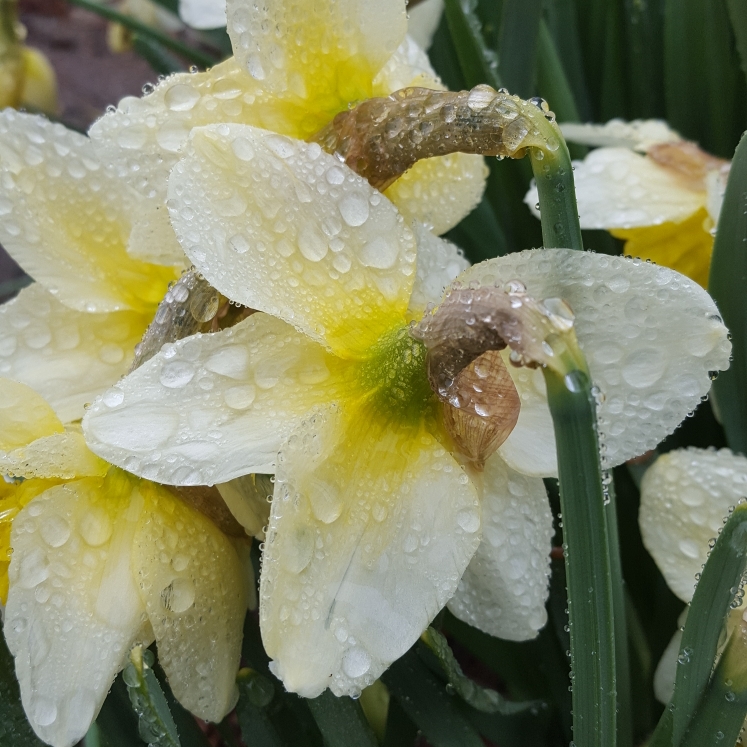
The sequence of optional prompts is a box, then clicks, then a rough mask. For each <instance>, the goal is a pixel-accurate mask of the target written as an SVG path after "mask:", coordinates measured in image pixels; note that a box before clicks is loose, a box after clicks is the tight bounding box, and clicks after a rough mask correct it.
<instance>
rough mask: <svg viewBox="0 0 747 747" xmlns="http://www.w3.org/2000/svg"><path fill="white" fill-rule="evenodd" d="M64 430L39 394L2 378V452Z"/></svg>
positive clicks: (0, 389)
mask: <svg viewBox="0 0 747 747" xmlns="http://www.w3.org/2000/svg"><path fill="white" fill-rule="evenodd" d="M63 430H64V429H63V427H62V423H61V422H60V420H59V418H58V417H57V416H56V415H55V413H54V410H53V409H52V408H51V407H50V406H49V403H48V402H47V401H46V400H45V399H44V398H43V397H41V396H40V395H39V394H38V393H37V392H35V391H34V390H33V389H31V388H30V387H28V386H26V385H25V384H20V383H18V382H17V381H12V380H11V379H4V378H0V450H2V451H12V450H13V449H16V448H18V447H19V446H26V445H27V444H30V443H31V442H32V441H35V440H36V439H38V438H44V437H46V436H51V435H53V434H55V435H59V434H61V433H62V431H63Z"/></svg>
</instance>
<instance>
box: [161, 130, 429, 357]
mask: <svg viewBox="0 0 747 747" xmlns="http://www.w3.org/2000/svg"><path fill="white" fill-rule="evenodd" d="M169 210H170V212H171V220H172V223H173V225H174V229H175V230H176V234H177V236H178V238H179V240H180V242H181V244H182V247H183V248H184V251H185V252H186V254H187V256H188V257H190V259H191V260H192V261H193V262H194V264H195V266H196V267H197V268H198V269H199V270H200V272H201V273H202V274H203V275H204V276H205V277H206V278H207V279H208V280H209V281H210V283H211V284H212V285H213V286H215V287H216V288H217V289H218V290H219V291H221V292H222V293H224V294H225V295H227V296H228V297H229V298H231V299H233V300H235V301H239V302H240V303H242V304H244V305H245V306H249V307H250V308H254V309H259V310H260V311H265V312H268V313H270V314H273V315H276V316H278V317H280V318H281V319H283V320H285V321H287V322H288V323H290V324H293V325H294V326H295V327H296V328H297V329H299V330H301V331H303V332H304V333H305V334H307V335H308V336H309V337H311V338H312V339H314V340H317V341H319V342H321V343H322V344H324V345H326V346H327V347H329V348H330V349H331V350H333V351H334V352H336V353H338V354H339V355H342V356H343V357H356V356H360V355H362V354H364V353H365V351H366V350H367V349H368V348H369V347H370V346H371V345H373V344H374V343H375V342H376V341H377V340H378V339H379V338H380V337H381V336H382V335H383V334H384V333H386V332H388V331H390V330H392V329H393V328H394V327H396V326H397V325H399V324H401V323H402V320H403V319H404V315H405V311H406V309H407V304H408V301H409V297H410V292H411V289H412V286H413V281H414V277H415V269H416V268H415V259H416V251H415V250H416V243H415V237H414V235H413V232H412V230H411V229H410V227H409V226H408V225H407V223H406V222H405V221H404V219H403V218H402V216H400V215H399V213H398V212H397V210H396V208H395V207H394V206H393V205H392V203H391V202H389V200H387V199H386V197H383V196H382V195H381V194H380V193H379V192H378V191H377V190H375V189H374V188H373V187H371V186H370V185H369V184H368V182H367V181H366V180H364V179H362V178H361V177H359V176H357V175H356V174H355V173H353V172H352V171H351V170H349V169H347V168H345V167H344V166H343V165H342V164H340V162H339V161H338V160H337V159H336V158H335V157H334V156H331V155H329V154H327V153H324V152H323V151H322V150H321V148H320V147H319V146H318V145H316V144H314V143H312V144H307V143H303V142H301V141H298V140H292V139H290V138H285V137H282V136H280V135H275V134H273V133H270V132H266V131H264V130H258V129H256V128H253V127H248V126H245V125H215V126H211V127H206V128H201V129H199V130H195V131H194V132H193V135H192V137H191V140H190V147H189V149H188V151H187V154H186V156H185V157H184V158H183V160H182V161H180V162H179V164H177V166H176V167H175V169H174V171H173V172H172V175H171V178H170V180H169Z"/></svg>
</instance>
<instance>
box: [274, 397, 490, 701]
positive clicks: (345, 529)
mask: <svg viewBox="0 0 747 747" xmlns="http://www.w3.org/2000/svg"><path fill="white" fill-rule="evenodd" d="M275 486H276V487H275V496H274V499H273V503H272V516H271V519H270V530H269V532H268V535H267V541H266V547H265V554H264V559H263V562H262V578H261V586H260V623H261V627H262V640H263V642H264V644H265V648H266V650H267V653H268V654H269V655H270V656H271V657H272V658H273V659H274V662H273V664H272V665H271V666H272V668H273V671H274V672H275V674H277V676H278V677H280V678H281V679H282V681H283V683H284V684H285V687H286V688H287V689H289V690H291V691H292V692H297V693H299V694H300V695H302V696H304V697H315V696H317V695H319V694H320V693H321V692H323V691H324V690H325V689H326V688H327V687H329V688H331V690H332V692H334V693H335V694H337V695H350V694H357V693H360V691H361V689H362V688H363V687H366V686H367V685H370V684H371V683H372V682H373V681H374V680H375V679H376V678H377V677H379V675H380V674H381V673H382V672H383V671H384V670H385V669H386V668H387V667H388V666H389V665H390V664H391V663H392V662H393V661H395V660H396V659H397V658H399V657H400V656H402V654H404V653H405V652H406V651H407V650H408V649H409V648H410V647H411V646H412V645H413V644H414V643H415V641H416V640H417V639H418V636H420V634H421V633H422V632H423V630H424V629H425V628H426V627H427V625H428V624H429V623H430V621H431V620H432V619H433V617H434V616H435V615H436V613H437V612H438V611H439V610H440V609H441V608H442V607H443V605H444V604H445V603H446V602H447V601H448V599H449V598H450V597H451V595H452V594H453V593H454V590H455V589H456V586H457V583H458V582H459V578H460V577H461V575H462V573H463V572H464V569H465V568H466V567H467V563H468V562H469V560H470V558H471V557H472V555H473V553H474V551H475V549H476V547H477V544H478V541H479V540H478V537H479V528H480V513H479V504H478V501H477V495H476V493H475V490H474V488H473V487H472V485H471V483H470V481H469V479H468V478H467V476H466V474H465V473H464V472H463V471H462V470H461V468H460V467H459V466H458V465H457V463H456V462H455V461H454V459H453V458H452V457H451V456H450V455H449V454H448V453H447V452H446V451H445V450H444V449H443V448H442V447H441V446H440V445H439V444H438V443H437V442H436V441H435V439H433V437H432V436H430V435H429V434H428V433H427V431H426V430H425V429H424V428H422V427H419V426H417V425H413V426H410V427H407V426H397V425H395V424H394V423H391V422H389V423H387V422H383V420H382V419H377V418H376V417H375V416H374V414H373V413H371V412H368V411H363V412H356V413H354V414H351V415H349V419H348V420H345V415H344V414H341V413H340V412H339V411H338V410H337V409H336V408H328V409H327V410H325V411H320V412H318V413H316V414H315V415H314V416H313V417H311V418H310V419H309V420H308V421H307V422H306V423H305V424H304V426H303V427H302V428H301V429H300V430H299V431H298V432H297V433H295V434H294V435H293V436H292V437H291V438H290V439H289V441H288V443H287V444H286V445H285V446H284V447H283V450H282V451H281V456H280V461H279V464H278V472H277V474H276V483H275Z"/></svg>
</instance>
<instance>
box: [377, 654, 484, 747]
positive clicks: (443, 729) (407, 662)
mask: <svg viewBox="0 0 747 747" xmlns="http://www.w3.org/2000/svg"><path fill="white" fill-rule="evenodd" d="M381 679H382V681H383V682H384V684H385V685H386V686H387V688H389V692H390V693H391V695H392V697H393V698H395V699H396V700H397V702H398V703H399V705H400V706H401V707H402V710H404V712H405V713H406V714H407V715H408V717H409V718H410V719H411V720H412V721H413V722H414V723H415V724H417V726H418V728H419V729H420V731H422V732H423V734H424V736H425V738H426V739H427V740H428V741H429V742H430V743H431V744H432V745H433V747H484V745H483V741H482V739H481V738H480V735H479V734H478V733H477V730H476V729H475V728H474V727H473V726H472V724H471V723H470V722H469V721H468V720H467V719H466V718H465V717H464V716H463V715H462V713H461V712H460V710H459V708H458V707H457V702H456V701H455V700H454V698H453V697H452V696H450V695H449V694H448V693H447V692H446V688H445V686H444V685H443V683H441V682H440V681H439V680H438V679H437V678H436V677H435V675H434V674H432V673H431V671H430V670H429V669H428V667H426V665H425V664H424V663H423V662H422V661H421V660H420V658H419V657H418V655H417V653H416V651H415V649H414V648H413V649H410V651H408V652H407V653H406V654H405V655H404V656H403V657H402V658H401V659H399V661H396V662H395V663H394V664H392V666H391V667H390V668H389V669H388V670H387V671H386V672H384V674H383V675H382V676H381Z"/></svg>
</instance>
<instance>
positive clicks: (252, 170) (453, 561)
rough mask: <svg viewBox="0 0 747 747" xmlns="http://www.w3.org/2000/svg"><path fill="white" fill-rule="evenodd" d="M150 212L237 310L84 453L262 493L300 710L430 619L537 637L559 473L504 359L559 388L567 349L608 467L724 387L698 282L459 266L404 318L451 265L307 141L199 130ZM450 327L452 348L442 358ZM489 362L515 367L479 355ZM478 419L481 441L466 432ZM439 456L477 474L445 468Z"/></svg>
mask: <svg viewBox="0 0 747 747" xmlns="http://www.w3.org/2000/svg"><path fill="white" fill-rule="evenodd" d="M169 208H170V214H171V220H172V223H173V225H174V228H175V230H176V233H177V236H178V238H179V241H180V242H181V244H182V246H183V248H184V251H185V252H186V253H187V255H188V256H189V258H190V259H191V260H192V261H193V262H194V264H195V266H196V268H197V269H198V270H199V272H201V273H202V274H203V275H204V276H205V277H206V278H207V280H208V281H209V282H210V283H211V284H212V285H213V286H214V287H216V288H218V289H219V290H220V291H221V292H222V293H224V294H225V295H227V296H228V297H229V298H231V299H233V300H235V301H237V302H239V303H241V304H244V305H246V306H249V307H251V308H253V309H257V310H258V313H255V314H253V315H252V316H250V317H249V318H248V319H245V320H244V321H242V322H240V323H239V324H237V325H236V326H234V327H232V328H230V329H227V330H224V331H222V332H218V333H216V334H211V335H195V336H192V337H190V338H188V339H184V340H181V341H179V342H176V343H174V344H170V345H166V346H165V347H164V348H163V349H162V350H161V351H160V352H159V353H158V354H157V355H156V356H155V357H154V358H152V359H151V360H150V361H148V362H147V363H145V364H144V365H143V366H141V367H140V368H139V369H138V370H137V371H135V372H133V373H132V374H130V375H128V376H127V377H125V378H124V379H123V380H122V381H121V382H119V383H118V384H117V385H115V386H114V387H113V388H111V389H110V390H109V391H108V392H106V393H105V394H104V395H103V396H102V397H100V398H99V399H98V400H97V401H96V402H95V403H94V404H93V405H92V407H91V408H90V409H89V410H88V412H87V414H86V417H85V419H84V423H83V427H84V433H85V435H86V439H87V442H88V443H89V446H90V447H91V448H92V450H93V451H94V452H95V453H97V454H98V455H99V456H101V457H102V458H105V459H106V460H107V461H110V462H112V463H114V464H118V465H121V466H124V467H125V468H126V469H128V470H130V471H132V472H134V473H135V474H139V475H147V476H148V477H149V478H150V479H153V480H157V481H159V482H162V483H167V484H182V485H184V484H187V485H189V484H213V483H220V482H224V481H226V480H230V479H232V478H235V477H237V476H240V475H244V474H247V473H252V472H259V473H272V472H274V473H275V494H274V498H273V502H272V513H271V518H270V523H269V530H268V533H267V541H266V547H265V552H264V559H263V566H262V578H261V594H260V620H261V627H262V635H263V640H264V644H265V647H266V650H267V652H268V654H269V655H270V656H271V657H272V658H273V659H274V663H273V667H274V671H275V672H276V673H277V674H278V676H279V677H281V678H282V680H283V682H284V683H285V686H286V687H287V688H288V689H289V690H292V691H295V692H298V693H300V694H301V695H304V696H307V697H313V696H315V695H318V694H319V693H321V692H322V691H323V690H324V689H326V688H327V687H330V688H331V689H332V690H333V691H334V692H335V693H337V694H355V693H358V692H360V690H361V688H363V687H365V686H366V685H369V684H370V683H371V682H373V681H374V680H375V679H376V678H377V677H378V676H379V675H380V673H381V672H382V671H383V670H384V669H385V668H386V667H387V666H388V665H389V664H390V663H391V662H392V661H394V660H395V659H396V658H398V657H399V656H401V655H402V654H403V653H404V652H405V651H406V650H407V649H408V648H409V647H410V646H411V645H412V644H413V643H414V642H415V641H416V639H417V637H418V636H419V635H420V634H421V632H422V631H423V630H424V629H425V627H426V626H427V625H428V623H429V621H431V620H432V619H433V617H434V615H435V614H436V613H437V612H438V610H439V609H441V608H442V607H443V606H444V605H445V604H446V603H447V602H448V603H449V604H450V608H451V609H452V610H453V611H454V613H455V614H457V615H458V616H459V617H461V618H462V619H465V620H467V621H468V622H470V623H471V624H473V625H476V626H477V627H479V628H481V629H482V630H485V631H487V632H489V633H492V634H494V635H499V636H503V637H506V638H510V639H513V640H523V639H527V638H532V637H534V636H535V635H536V633H537V631H538V630H539V629H540V628H541V627H542V626H543V625H544V623H545V619H546V617H545V609H544V602H545V597H546V593H547V579H548V562H549V561H548V556H549V550H550V540H551V536H552V532H553V529H552V517H551V514H550V508H549V504H548V500H547V496H546V494H545V490H544V486H543V483H542V480H541V479H540V477H541V476H543V475H552V474H554V472H555V470H556V457H555V443H554V435H553V429H552V422H551V418H550V414H549V410H548V406H547V401H546V394H545V389H544V383H543V377H542V375H541V372H539V371H536V370H532V369H530V368H525V367H523V368H514V367H513V366H511V365H510V359H513V360H514V362H520V361H521V360H522V355H523V354H525V355H526V356H529V357H528V358H526V357H525V358H524V359H525V360H527V361H531V360H534V361H535V362H536V361H542V362H549V364H550V365H555V364H553V362H552V360H551V354H552V353H553V351H554V348H553V347H552V344H554V343H557V341H558V340H561V339H563V340H565V339H566V338H567V339H568V340H570V339H571V337H568V335H571V336H572V331H573V330H575V333H576V334H577V337H578V344H579V345H580V346H581V348H582V349H583V351H584V353H585V355H586V357H587V358H588V361H589V366H590V369H591V373H592V375H593V377H594V380H595V382H596V383H597V385H598V386H599V387H600V389H601V392H602V393H603V396H604V401H602V402H601V404H600V407H599V415H600V427H601V430H602V434H603V439H604V449H605V451H604V454H603V460H604V465H605V466H606V467H610V466H612V465H614V464H619V463H620V462H622V461H624V460H626V459H628V458H630V457H632V456H633V455H635V454H638V453H640V452H642V451H645V450H646V449H648V448H650V447H651V446H653V445H654V444H655V443H657V442H658V441H659V440H660V439H661V438H662V437H663V436H664V435H666V434H667V433H669V432H670V431H671V430H672V429H673V428H674V427H675V426H676V424H677V423H678V422H679V421H680V420H681V418H682V417H683V416H684V415H685V413H686V412H687V411H688V410H690V409H692V408H693V407H694V406H695V405H696V404H697V402H698V401H699V400H700V397H701V396H703V395H704V394H705V393H706V392H707V391H708V389H709V386H710V378H709V376H708V372H709V371H711V370H716V369H720V368H724V367H726V366H727V365H728V356H729V349H730V345H729V343H728V341H727V339H726V331H725V329H724V327H723V324H722V322H721V320H720V318H719V317H718V316H717V312H716V308H715V306H714V304H713V302H712V301H711V300H710V298H709V297H708V296H707V294H706V293H705V291H703V290H702V289H701V288H699V287H698V286H697V285H696V284H695V283H693V282H692V281H690V280H688V279H687V278H684V277H682V276H680V275H678V274H677V273H675V272H673V271H671V270H669V269H667V268H660V267H655V266H652V265H649V264H646V263H644V262H640V261H634V260H626V259H623V258H610V257H606V256H599V255H594V254H589V253H583V252H573V251H570V250H562V249H557V250H549V249H548V250H534V251H528V252H522V253H519V254H513V255H509V256H506V257H501V258H498V259H495V260H491V261H488V262H485V263H483V264H481V265H478V266H476V267H473V268H471V269H467V270H465V271H464V272H462V273H461V275H459V278H458V283H459V285H458V286H454V287H453V289H452V291H451V295H450V296H449V299H450V300H449V303H448V304H447V303H446V302H444V303H443V304H441V306H439V307H438V308H436V309H435V311H434V312H433V313H431V312H430V311H429V312H428V314H427V316H426V318H425V319H423V315H424V313H425V312H426V307H427V304H428V303H438V302H439V301H440V300H441V296H442V292H443V288H444V286H446V285H447V284H448V283H449V282H450V281H452V280H453V278H454V276H455V275H456V274H457V273H458V272H459V270H460V269H462V268H463V267H464V261H463V260H462V259H461V258H460V257H459V255H458V253H457V251H456V249H455V248H454V247H453V246H452V245H450V244H448V243H447V242H444V241H442V240H441V239H438V238H436V237H435V236H433V235H432V234H431V233H430V232H428V231H427V230H425V229H424V228H423V227H422V226H420V225H418V224H417V223H413V224H411V223H410V222H409V220H406V219H405V218H404V217H403V216H402V215H401V214H400V213H399V212H398V211H397V209H396V208H395V206H394V205H393V204H392V202H391V201H390V200H389V199H388V198H387V197H386V196H384V195H382V194H381V193H380V192H378V191H377V190H375V189H374V188H372V187H371V185H370V184H369V183H368V182H367V181H366V180H365V179H363V178H361V177H360V176H358V175H357V174H355V173H354V172H353V171H351V170H350V169H348V168H347V167H346V166H345V165H344V164H342V163H341V162H340V161H339V160H338V159H337V158H336V157H334V156H331V155H328V154H327V153H325V152H324V151H323V150H322V149H321V148H320V147H319V145H317V144H316V143H304V142H302V141H299V140H294V139H291V138H287V137H282V136H280V135H277V134H274V133H271V132H268V131H266V130H260V129H256V128H254V127H251V126H247V125H238V124H232V125H228V124H222V125H214V126H210V127H204V128H198V129H195V130H194V131H193V132H192V134H191V136H190V140H189V143H188V145H187V146H186V147H185V154H184V157H183V158H182V160H181V161H179V162H178V164H177V165H176V167H175V168H174V170H173V172H172V175H171V178H170V182H169ZM519 281H521V282H519ZM521 283H523V284H524V285H521ZM506 284H508V285H506ZM524 286H525V287H526V292H525V291H524ZM504 287H505V289H506V290H504ZM480 289H491V290H490V292H489V293H488V292H487V291H485V293H486V294H487V295H485V294H483V291H481V290H480ZM478 291H479V292H478ZM531 297H533V298H534V299H546V300H545V301H544V303H540V301H536V300H535V301H532V300H531ZM486 298H487V299H488V301H486ZM561 298H562V299H565V302H567V303H568V304H570V306H571V307H572V308H573V310H574V312H575V322H574V320H573V315H572V314H571V313H570V311H569V309H568V306H567V305H566V303H565V302H563V301H560V300H559V299H561ZM459 299H465V302H464V303H463V304H461V311H460V307H459ZM490 299H493V300H494V301H495V302H496V304H498V305H497V306H496V307H495V311H496V315H497V316H496V319H497V320H498V323H499V327H500V329H501V330H502V332H501V333H500V334H499V335H497V336H495V335H494V339H493V343H494V345H493V347H492V348H489V352H488V353H486V355H487V356H488V357H485V356H480V357H478V358H477V359H476V360H473V361H472V363H469V359H467V362H468V363H469V365H467V367H466V368H464V369H463V370H462V371H461V372H459V373H458V375H457V379H455V380H454V381H453V382H452V384H453V383H455V384H456V385H457V386H456V389H455V390H452V387H451V384H450V383H449V382H446V381H444V376H443V372H444V371H445V370H446V369H445V368H443V367H442V366H441V364H440V363H438V361H441V360H448V361H450V363H449V365H452V364H453V363H454V361H456V360H457V359H458V358H459V355H460V353H459V348H460V339H463V340H467V339H468V338H469V332H468V331H467V330H469V329H470V328H471V325H472V326H474V323H475V322H476V321H478V318H477V316H478V314H479V322H480V324H478V325H477V327H476V328H479V327H480V325H482V324H483V323H484V322H485V323H487V322H486V319H487V318H488V317H489V318H490V319H491V320H493V321H495V319H493V312H492V311H490V313H486V311H485V307H484V304H485V303H487V302H489V301H490ZM553 299H554V300H553ZM470 310H474V313H475V317H474V318H471V315H470V313H469V312H470ZM499 312H500V313H499ZM444 314H445V315H446V316H444ZM523 314H527V315H528V316H527V317H526V318H524V317H523V316H522V315H523ZM470 319H471V322H470ZM449 320H451V321H449ZM452 321H453V323H454V324H456V329H457V330H460V329H461V330H462V333H458V332H455V335H456V337H450V336H446V337H445V338H443V339H442V338H441V337H440V336H439V335H441V332H439V329H441V328H442V324H446V327H448V326H449V325H450V324H451V323H452ZM411 322H412V323H417V328H416V329H415V330H411V328H410V323H411ZM501 325H502V326H501ZM512 325H513V326H512ZM511 330H513V331H511ZM522 330H523V331H522ZM533 330H534V331H533ZM460 334H461V335H462V336H461V337H460ZM478 337H479V335H478ZM421 340H422V341H421ZM439 340H442V341H443V343H444V345H445V348H444V349H443V350H442V351H441V352H444V353H445V358H444V356H442V355H441V352H439ZM475 340H477V338H475ZM501 340H504V341H505V342H503V343H501ZM477 342H479V340H477ZM499 343H500V344H499ZM506 343H508V344H509V345H510V346H511V345H512V346H513V347H514V348H521V350H517V349H514V350H512V351H511V353H510V354H509V352H508V350H504V351H503V352H502V353H497V352H495V351H496V350H497V349H499V348H501V347H505V344H506ZM543 343H544V344H543ZM481 344H484V340H483V341H482V343H481ZM574 344H575V343H574ZM548 350H549V352H548ZM522 351H523V353H522ZM530 351H531V352H530ZM517 356H518V357H517ZM507 363H509V365H508V366H507V365H506V364H507ZM431 365H433V366H434V368H433V369H431V368H430V366H431ZM452 368H453V365H452ZM463 376H465V377H466V378H465V379H464V381H463V383H464V389H463V390H461V391H459V385H460V382H462V377H463ZM429 377H430V378H429ZM432 382H435V384H436V389H435V390H434V389H433V388H432ZM442 387H443V389H444V392H445V394H444V396H441V394H442V393H441V388H442ZM467 387H471V388H470V389H469V391H468V390H467ZM436 391H438V392H439V394H437V393H436ZM485 393H487V395H488V396H487V397H485V396H483V394H485ZM494 395H495V397H497V399H494ZM601 397H602V394H600V401H601ZM501 398H502V399H501ZM444 400H445V401H444ZM499 400H501V401H499ZM502 402H503V403H505V404H506V405H507V407H506V408H505V409H506V410H507V413H506V414H505V417H506V418H509V417H510V418H512V419H513V420H512V422H510V423H509V424H508V425H507V426H506V427H505V428H503V426H505V425H506V423H505V422H504V421H503V420H501V418H503V417H504V405H503V404H502ZM462 405H464V408H465V413H466V414H467V415H470V414H471V415H473V416H474V418H473V419H471V420H470V419H469V418H467V420H468V421H469V422H468V423H467V425H465V424H464V423H462V424H461V426H460V423H459V422H457V421H459V419H460V417H461V416H453V417H451V416H447V413H448V412H449V410H448V408H450V407H451V408H454V407H456V408H457V409H459V408H460V407H461V406H462ZM467 406H469V408H471V410H470V412H469V413H467V412H466V409H467ZM478 406H479V407H480V408H485V409H484V410H483V411H481V410H480V409H478ZM517 408H518V409H519V410H520V411H519V412H518V413H517V412H516V409H517ZM494 409H495V410H496V411H497V412H498V415H497V418H498V420H499V421H500V422H499V426H500V427H501V428H503V433H502V434H501V435H500V438H498V439H494V440H491V439H492V434H486V431H485V429H483V430H482V431H481V429H480V427H481V423H482V421H481V418H484V419H485V420H484V422H485V423H487V424H488V425H490V424H491V423H493V419H492V418H493V415H492V414H491V412H490V411H493V410H494ZM493 414H495V413H493ZM452 415H453V413H452ZM449 417H451V420H450V421H449V422H447V420H448V418H449ZM517 417H518V420H517ZM513 423H515V426H514V427H513V428H511V426H512V425H513ZM473 426H474V431H473V434H477V435H476V437H475V436H474V435H470V432H469V431H470V428H472V427H473ZM460 428H461V430H460ZM460 434H461V436H463V437H464V439H463V442H464V443H463V444H462V446H464V445H465V444H467V445H471V446H472V447H475V446H476V448H477V451H481V450H482V451H481V453H480V454H477V455H475V454H471V453H469V449H467V448H462V446H460V445H458V444H457V445H455V440H454V438H455V437H456V436H459V435H460ZM483 436H485V438H483ZM501 440H503V443H502V445H500V447H499V448H498V449H497V451H496V450H495V449H496V446H498V445H499V442H500V441H501ZM475 456H478V457H481V459H474V457H475Z"/></svg>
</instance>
